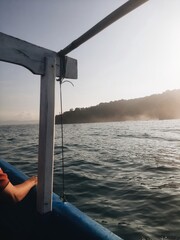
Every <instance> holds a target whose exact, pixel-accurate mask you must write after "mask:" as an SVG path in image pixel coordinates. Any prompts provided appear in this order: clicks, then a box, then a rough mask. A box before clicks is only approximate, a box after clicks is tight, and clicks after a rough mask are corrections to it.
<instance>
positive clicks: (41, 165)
mask: <svg viewBox="0 0 180 240" xmlns="http://www.w3.org/2000/svg"><path fill="white" fill-rule="evenodd" d="M63 60H64V63H63V73H62V72H61V70H62V67H61V66H60V57H59V56H58V55H57V53H56V52H53V51H51V50H48V49H45V48H42V47H39V46H36V45H34V44H31V43H28V42H25V41H23V40H21V39H17V38H15V37H12V36H9V35H6V34H4V33H0V61H4V62H9V63H14V64H17V65H20V66H23V67H25V68H27V69H29V70H30V71H31V72H32V73H34V74H37V75H41V89H40V119H39V153H38V186H37V210H38V212H40V213H47V212H50V211H51V210H52V193H53V167H54V164H53V163H54V121H55V115H54V106H55V80H56V77H60V76H62V75H63V77H65V78H72V79H76V78H77V60H76V59H73V58H69V57H67V56H66V57H65V58H63ZM61 61H62V59H61ZM61 64H62V62H61Z"/></svg>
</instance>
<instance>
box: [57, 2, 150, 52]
mask: <svg viewBox="0 0 180 240" xmlns="http://www.w3.org/2000/svg"><path fill="white" fill-rule="evenodd" d="M147 1H149V0H129V1H127V2H126V3H124V4H123V5H122V6H120V7H119V8H117V9H116V10H115V11H113V12H112V13H110V14H109V15H108V16H107V17H105V18H104V19H102V20H101V21H100V22H98V23H97V24H96V25H94V26H93V27H92V28H90V29H89V30H88V31H87V32H85V33H84V34H83V35H81V36H80V37H79V38H77V39H76V40H74V41H73V42H72V43H70V44H69V45H68V46H67V47H65V48H64V49H63V50H61V51H59V52H58V54H59V55H60V56H65V55H67V54H68V53H70V52H71V51H73V50H74V49H75V48H77V47H79V46H80V45H81V44H83V43H84V42H86V41H88V40H89V39H90V38H92V37H94V36H95V35H96V34H98V33H99V32H101V31H102V30H104V29H105V28H107V27H108V26H109V25H111V24H112V23H114V22H116V21H117V20H118V19H120V18H121V17H123V16H124V15H126V14H127V13H129V12H131V11H132V10H134V9H135V8H137V7H139V6H140V5H142V4H143V3H145V2H147Z"/></svg>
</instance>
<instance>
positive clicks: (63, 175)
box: [59, 79, 66, 202]
mask: <svg viewBox="0 0 180 240" xmlns="http://www.w3.org/2000/svg"><path fill="white" fill-rule="evenodd" d="M62 83H63V79H60V80H59V86H60V109H61V148H62V150H61V158H62V194H61V198H62V201H63V202H65V201H66V198H65V181H64V178H65V174H64V129H63V103H62Z"/></svg>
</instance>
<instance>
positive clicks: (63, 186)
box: [57, 78, 74, 202]
mask: <svg viewBox="0 0 180 240" xmlns="http://www.w3.org/2000/svg"><path fill="white" fill-rule="evenodd" d="M57 81H59V86H60V114H61V148H62V151H61V159H62V194H61V199H62V201H63V202H66V197H65V171H64V126H63V100H62V84H63V83H65V82H69V83H71V84H72V86H74V85H73V83H72V82H70V81H68V80H65V81H63V78H59V79H58V80H57Z"/></svg>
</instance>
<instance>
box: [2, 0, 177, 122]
mask: <svg viewBox="0 0 180 240" xmlns="http://www.w3.org/2000/svg"><path fill="white" fill-rule="evenodd" d="M124 2H126V1H125V0H91V1H89V0H31V1H29V0H0V31H1V32H3V33H6V34H9V35H12V36H15V37H17V38H20V39H23V40H25V41H28V42H31V43H33V44H36V45H39V46H42V47H45V48H48V49H51V50H53V51H56V52H57V51H59V50H61V49H63V48H64V47H66V46H67V45H68V44H70V43H71V42H72V41H73V40H75V39H76V38H77V37H79V36H80V35H81V34H83V33H84V32H86V31H87V30H88V29H89V28H91V27H92V26H94V25H95V24H96V23H97V22H98V21H100V20H101V19H103V18H104V17H106V16H107V15H108V14H109V13H111V12H112V11H113V10H115V9H116V8H118V7H119V6H120V5H122V4H123V3H124ZM179 13H180V0H149V1H148V2H146V3H145V4H144V5H142V6H140V7H139V8H137V9H136V10H134V11H133V12H131V13H129V14H127V15H126V16H124V17H123V18H121V19H120V20H118V21H117V22H115V23H113V24H112V25H111V26H109V27H108V28H106V29H105V30H104V31H102V32H101V33H99V34H98V35H96V36H95V37H93V38H92V39H90V40H89V41H88V42H86V43H84V44H83V45H81V46H80V47H79V48H77V49H76V50H74V51H72V52H71V53H70V54H68V55H69V56H70V57H73V58H76V59H77V60H78V79H77V80H72V82H73V84H74V87H73V86H72V85H71V84H68V83H66V84H63V110H64V111H68V110H69V109H71V108H73V109H75V108H76V107H80V108H81V107H89V106H93V105H97V104H99V103H100V102H110V101H115V100H120V99H131V98H137V97H143V96H148V95H151V94H154V93H162V92H164V91H166V90H168V89H169V90H171V89H176V88H178V89H179V88H180V14H179ZM39 89H40V76H35V75H33V74H32V73H31V72H30V71H28V70H27V69H25V68H23V67H20V66H16V65H13V64H8V63H4V62H0V123H2V122H4V121H9V120H34V119H38V115H39V98H40V96H39ZM59 112H60V104H59V84H58V82H56V110H55V113H56V114H58V113H59Z"/></svg>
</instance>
